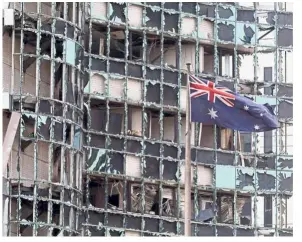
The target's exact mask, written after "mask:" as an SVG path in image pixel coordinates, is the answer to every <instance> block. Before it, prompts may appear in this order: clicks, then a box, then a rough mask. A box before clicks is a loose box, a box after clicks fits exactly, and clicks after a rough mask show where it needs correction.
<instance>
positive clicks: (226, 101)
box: [189, 75, 279, 132]
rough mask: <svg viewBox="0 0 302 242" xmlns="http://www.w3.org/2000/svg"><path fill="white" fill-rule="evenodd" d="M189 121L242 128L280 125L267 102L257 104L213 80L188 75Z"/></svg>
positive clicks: (263, 128) (256, 130)
mask: <svg viewBox="0 0 302 242" xmlns="http://www.w3.org/2000/svg"><path fill="white" fill-rule="evenodd" d="M189 78H190V97H191V121H192V122H198V123H203V124H216V125H217V126H220V127H224V128H229V129H233V130H238V131H245V132H263V131H269V130H273V129H276V128H278V127H279V123H278V118H277V117H276V115H275V114H274V111H273V109H272V107H271V106H269V105H268V104H265V105H260V104H257V103H255V102H254V101H252V100H251V99H250V98H247V97H243V96H240V95H239V94H237V93H234V92H232V91H231V90H229V89H228V88H226V87H222V86H219V85H216V84H215V83H214V82H211V81H207V80H200V79H199V78H197V77H195V76H193V75H190V76H189Z"/></svg>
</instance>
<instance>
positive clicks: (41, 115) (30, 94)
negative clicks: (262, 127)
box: [3, 2, 293, 236]
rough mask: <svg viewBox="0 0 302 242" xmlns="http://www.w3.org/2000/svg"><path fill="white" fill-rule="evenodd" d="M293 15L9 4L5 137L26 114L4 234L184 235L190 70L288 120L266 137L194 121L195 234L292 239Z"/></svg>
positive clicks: (232, 8)
mask: <svg viewBox="0 0 302 242" xmlns="http://www.w3.org/2000/svg"><path fill="white" fill-rule="evenodd" d="M290 7H291V5H290V4H289V3H271V4H268V5H263V4H262V3H253V4H252V5H250V3H186V2H183V3H182V2H180V3H170V2H169V3H168V2H166V3H151V2H146V3H101V2H91V3H85V4H81V3H41V4H33V3H24V4H19V3H18V4H15V5H13V4H12V3H11V4H10V8H12V9H15V10H14V16H13V17H14V18H13V20H14V21H13V23H14V24H13V26H11V25H7V26H4V27H5V28H4V29H5V33H4V35H3V38H4V40H5V41H4V42H5V46H4V55H5V56H4V61H3V62H4V63H3V66H4V71H5V72H7V75H5V77H4V79H3V80H4V91H7V92H10V93H11V94H12V95H11V96H12V104H13V105H12V108H11V110H9V111H6V115H7V116H6V117H5V118H4V123H5V125H4V126H5V127H8V128H5V127H4V129H5V130H6V129H7V130H9V129H11V130H12V128H11V127H14V126H13V125H11V126H10V123H12V124H14V121H12V119H11V118H10V117H11V114H10V113H11V112H17V113H21V118H20V121H18V122H19V128H18V130H17V133H16V135H15V138H14V142H13V144H12V149H11V155H10V158H9V160H8V166H7V168H8V169H7V173H6V175H5V177H6V178H7V180H5V189H6V190H7V194H5V197H4V201H5V203H4V204H5V206H6V207H7V208H8V210H7V211H8V212H7V215H5V216H4V217H5V218H6V220H5V221H7V226H6V227H5V229H6V231H7V234H8V235H54V236H55V235H58V234H62V235H70V234H72V235H83V236H175V235H176V236H181V235H183V234H184V209H185V206H184V159H185V157H184V156H185V116H186V63H191V72H192V73H195V75H196V76H199V77H202V78H205V79H209V80H212V81H214V82H216V83H218V84H221V85H223V86H226V87H227V88H229V89H231V90H233V91H237V92H239V93H240V94H241V95H245V96H247V97H249V98H252V99H253V100H254V101H255V102H257V103H260V104H266V103H268V104H270V105H272V106H273V109H274V110H273V111H274V112H275V113H276V115H277V116H278V118H279V121H280V129H278V130H275V131H271V132H264V133H241V132H236V131H232V130H228V129H224V128H221V127H216V126H211V125H206V124H203V125H201V124H193V125H192V139H191V146H192V149H191V159H192V167H191V172H192V180H191V182H192V191H191V198H192V199H191V203H192V221H191V224H192V235H193V236H267V235H268V236H274V235H275V236H285V235H290V236H291V235H292V233H293V221H292V195H293V190H292V181H293V157H292V135H293V133H292V126H293V115H292V105H293V92H292V90H293V84H292V82H293V80H292V73H291V71H292V70H291V68H292V50H293V46H292V29H293V23H292V9H290ZM37 12H40V14H37ZM9 14H10V13H9V12H7V16H9ZM6 22H7V23H9V22H10V21H9V19H7V20H6ZM285 37H286V38H285ZM20 40H23V41H20ZM12 70H14V71H13V72H12ZM11 74H13V75H11ZM20 80H21V81H20ZM15 122H17V121H15ZM7 132H9V131H6V133H7ZM11 133H13V132H11ZM4 140H6V137H5V138H4ZM8 140H9V139H8ZM17 207H18V208H19V209H16V208H17ZM45 211H46V212H45ZM32 214H33V215H32ZM25 221H26V222H25ZM45 228H46V229H45Z"/></svg>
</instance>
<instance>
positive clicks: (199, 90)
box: [190, 75, 235, 107]
mask: <svg viewBox="0 0 302 242" xmlns="http://www.w3.org/2000/svg"><path fill="white" fill-rule="evenodd" d="M190 79H191V81H190V89H191V91H194V92H192V93H191V98H197V97H200V96H203V95H208V101H209V102H212V103H215V101H216V98H218V99H219V100H220V101H221V102H223V103H224V104H225V105H227V106H229V107H234V102H232V101H231V100H235V95H233V94H231V93H228V92H232V91H231V90H229V89H228V88H226V87H215V83H214V82H211V81H206V82H207V84H206V83H205V82H203V81H202V80H200V79H198V78H196V77H195V76H192V75H190Z"/></svg>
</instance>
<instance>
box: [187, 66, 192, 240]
mask: <svg viewBox="0 0 302 242" xmlns="http://www.w3.org/2000/svg"><path fill="white" fill-rule="evenodd" d="M190 65H191V64H190V63H187V69H188V73H187V105H186V151H185V236H191V214H192V209H191V100H190V80H189V74H190Z"/></svg>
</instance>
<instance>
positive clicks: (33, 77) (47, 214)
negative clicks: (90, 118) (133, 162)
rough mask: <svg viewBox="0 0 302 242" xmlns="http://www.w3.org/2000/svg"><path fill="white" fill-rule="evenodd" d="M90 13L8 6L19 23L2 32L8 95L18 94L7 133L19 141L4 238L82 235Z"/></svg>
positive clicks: (9, 173) (7, 114) (73, 6)
mask: <svg viewBox="0 0 302 242" xmlns="http://www.w3.org/2000/svg"><path fill="white" fill-rule="evenodd" d="M12 10H13V16H11V15H10V11H12ZM83 10H84V5H83V4H79V3H57V4H56V3H9V6H8V9H4V15H5V18H11V17H13V21H12V24H11V25H6V26H4V33H3V56H4V58H3V70H4V75H3V92H8V93H10V97H11V107H10V108H9V110H4V116H3V119H4V132H3V134H4V142H5V141H6V140H7V138H9V137H12V138H13V140H14V142H13V143H12V147H11V150H6V151H7V152H10V156H9V157H8V160H4V161H3V162H6V163H7V166H4V171H3V175H4V177H6V178H7V179H6V180H4V181H5V182H4V187H5V188H6V189H5V190H6V191H7V192H4V198H3V201H4V204H5V210H6V212H4V215H3V219H4V221H5V222H4V225H3V228H4V230H3V231H4V235H11V236H20V235H22V236H37V235H38V236H46V235H49V236H51V235H58V234H62V235H79V234H80V233H81V229H80V225H81V224H79V222H78V220H79V216H80V214H81V211H82V201H83V195H82V194H83V193H82V190H83V188H82V171H83V169H82V167H83V161H84V160H83V149H82V138H81V137H82V125H83V111H82V110H83V101H82V100H83V99H82V94H81V92H82V91H81V90H83V87H82V86H83V81H82V80H83V65H82V62H83V61H82V59H83V53H84V49H83V46H82V45H81V43H82V40H81V36H82V34H83V31H82V28H83V23H84V18H83ZM14 113H20V114H21V116H19V117H20V118H19V119H15V118H14V117H15V116H13V115H12V114H14ZM11 124H16V127H17V131H16V132H15V133H14V132H12V126H11ZM5 168H6V169H5Z"/></svg>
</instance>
